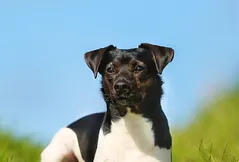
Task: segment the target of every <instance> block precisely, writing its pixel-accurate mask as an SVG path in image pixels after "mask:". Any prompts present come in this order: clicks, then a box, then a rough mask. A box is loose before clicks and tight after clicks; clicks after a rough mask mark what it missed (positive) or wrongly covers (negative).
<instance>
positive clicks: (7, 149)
mask: <svg viewBox="0 0 239 162" xmlns="http://www.w3.org/2000/svg"><path fill="white" fill-rule="evenodd" d="M238 116H239V86H237V88H234V90H233V91H232V90H230V91H228V92H227V93H226V94H225V95H224V96H218V97H217V99H215V100H214V101H212V102H210V104H207V105H206V106H205V105H204V106H203V107H202V108H201V111H200V113H199V114H198V115H197V117H196V118H195V120H194V121H193V122H191V123H190V124H189V125H187V126H185V127H184V128H182V129H180V130H173V132H172V136H173V161H174V162H203V161H206V162H238V161H239V117H238ZM41 151H42V146H41V145H39V144H33V140H31V139H29V138H16V137H14V136H13V135H12V133H10V132H6V131H0V162H39V156H40V152H41Z"/></svg>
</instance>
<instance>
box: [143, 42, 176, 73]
mask: <svg viewBox="0 0 239 162" xmlns="http://www.w3.org/2000/svg"><path fill="white" fill-rule="evenodd" d="M139 48H143V49H145V50H149V51H150V52H151V53H152V57H153V61H154V63H155V66H156V70H157V72H158V73H159V74H162V72H163V69H164V68H165V67H166V65H167V64H168V63H169V62H171V61H172V60H173V57H174V50H173V49H172V48H170V47H163V46H158V45H153V44H149V43H141V44H140V45H139Z"/></svg>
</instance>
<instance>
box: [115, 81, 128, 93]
mask: <svg viewBox="0 0 239 162" xmlns="http://www.w3.org/2000/svg"><path fill="white" fill-rule="evenodd" d="M129 89H130V86H129V84H128V83H127V82H126V81H118V82H116V83H115V85H114V90H115V92H117V93H128V92H129Z"/></svg>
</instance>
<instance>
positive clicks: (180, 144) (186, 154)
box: [173, 87, 239, 162]
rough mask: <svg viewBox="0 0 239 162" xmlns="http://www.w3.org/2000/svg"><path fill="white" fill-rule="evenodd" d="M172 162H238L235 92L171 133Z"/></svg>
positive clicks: (238, 117) (237, 91)
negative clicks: (188, 123)
mask: <svg viewBox="0 0 239 162" xmlns="http://www.w3.org/2000/svg"><path fill="white" fill-rule="evenodd" d="M173 159H174V161H176V162H187V161H188V162H202V161H207V162H234V161H235V162H238V161H239V88H238V87H237V88H234V90H230V91H229V92H227V93H226V94H225V95H224V96H218V97H217V99H216V100H214V101H213V102H211V103H210V104H208V105H207V106H205V107H203V108H202V110H201V112H200V113H199V114H198V116H197V117H196V118H195V120H194V121H193V122H192V123H190V125H188V126H186V127H185V128H183V129H181V130H175V131H174V132H173Z"/></svg>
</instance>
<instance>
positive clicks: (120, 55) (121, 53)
mask: <svg viewBox="0 0 239 162" xmlns="http://www.w3.org/2000/svg"><path fill="white" fill-rule="evenodd" d="M143 52H144V50H143V49H141V48H131V49H115V50H113V51H110V52H109V55H110V57H111V61H117V62H121V63H128V62H130V61H131V60H133V59H137V58H139V55H142V53H143Z"/></svg>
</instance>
